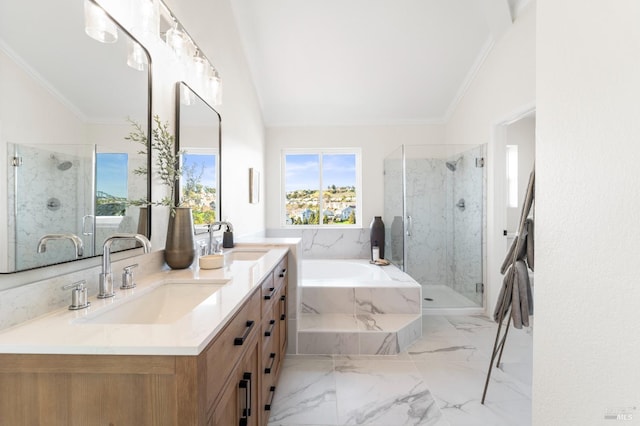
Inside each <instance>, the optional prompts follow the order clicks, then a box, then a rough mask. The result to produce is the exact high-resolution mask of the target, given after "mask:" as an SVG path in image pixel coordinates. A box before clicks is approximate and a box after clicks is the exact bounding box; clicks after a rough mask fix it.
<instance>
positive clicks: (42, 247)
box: [38, 234, 84, 259]
mask: <svg viewBox="0 0 640 426" xmlns="http://www.w3.org/2000/svg"><path fill="white" fill-rule="evenodd" d="M50 240H71V242H72V243H73V246H74V247H75V249H76V259H77V258H79V257H82V255H83V254H84V244H83V243H82V240H81V239H80V238H79V237H78V236H77V235H75V234H46V235H43V236H42V237H40V240H38V253H44V252H45V251H47V241H50Z"/></svg>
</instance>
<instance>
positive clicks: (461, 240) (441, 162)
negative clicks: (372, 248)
mask: <svg viewBox="0 0 640 426" xmlns="http://www.w3.org/2000/svg"><path fill="white" fill-rule="evenodd" d="M484 149H485V147H484V146H483V145H419V146H410V145H405V146H401V147H399V148H398V149H397V150H396V151H394V152H393V153H392V154H391V155H389V156H388V157H387V158H386V159H385V163H384V165H385V170H384V174H385V187H384V193H385V210H384V221H385V223H390V224H391V226H390V227H388V228H387V241H388V242H387V245H386V250H388V253H389V254H388V255H387V258H388V259H389V260H391V261H393V262H394V263H395V264H396V265H397V266H399V267H400V268H402V269H403V270H404V271H405V272H407V273H408V274H409V275H410V276H411V277H413V278H414V279H415V280H416V281H418V282H419V283H420V284H421V285H422V286H423V298H425V299H426V300H423V307H424V308H427V309H428V308H461V307H466V308H475V307H482V305H483V285H482V283H483V281H484V280H483V274H484V255H483V235H484V229H485V219H484V218H485V214H484V212H485V204H486V202H485V190H484V188H485V181H486V178H485V168H484Z"/></svg>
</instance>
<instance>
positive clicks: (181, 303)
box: [78, 282, 224, 324]
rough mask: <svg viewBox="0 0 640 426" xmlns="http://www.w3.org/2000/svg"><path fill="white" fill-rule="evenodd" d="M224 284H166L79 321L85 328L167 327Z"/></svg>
mask: <svg viewBox="0 0 640 426" xmlns="http://www.w3.org/2000/svg"><path fill="white" fill-rule="evenodd" d="M223 286H224V283H219V282H217V283H165V284H162V285H160V286H159V287H156V288H155V289H153V290H151V291H149V292H148V293H144V294H141V295H140V296H137V297H136V296H133V297H132V298H131V300H130V301H124V302H123V303H122V304H120V305H117V306H114V307H113V308H110V309H109V308H106V309H107V310H106V311H105V312H97V313H96V314H95V315H91V314H89V315H88V316H86V317H83V318H81V319H79V320H78V322H82V323H88V324H170V323H172V322H175V321H177V320H179V319H180V318H182V317H183V316H184V315H186V314H187V313H189V312H190V311H192V310H193V309H194V308H195V307H196V306H198V305H199V304H200V303H202V302H204V301H205V300H206V299H207V298H209V296H211V295H212V294H214V293H215V292H217V291H218V290H220V289H221V288H222V287H223Z"/></svg>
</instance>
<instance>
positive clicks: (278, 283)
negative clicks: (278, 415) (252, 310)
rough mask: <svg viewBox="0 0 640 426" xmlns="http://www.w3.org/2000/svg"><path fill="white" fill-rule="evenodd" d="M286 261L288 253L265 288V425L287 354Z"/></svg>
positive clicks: (266, 282) (261, 395)
mask: <svg viewBox="0 0 640 426" xmlns="http://www.w3.org/2000/svg"><path fill="white" fill-rule="evenodd" d="M287 261H288V258H287V256H285V257H284V258H283V259H282V261H281V262H280V263H279V264H278V265H277V266H276V267H275V268H274V270H273V273H272V275H273V276H272V277H271V278H267V279H266V280H265V281H264V282H263V284H262V286H261V288H262V335H261V338H262V363H261V373H262V383H261V387H260V389H261V392H260V400H261V405H260V409H261V410H262V424H265V425H266V424H267V422H268V420H269V414H270V411H271V403H272V402H273V397H274V395H275V390H276V384H277V381H278V377H279V375H280V368H281V366H282V361H283V360H284V356H285V353H286V342H287V317H286V289H287V275H286V272H287Z"/></svg>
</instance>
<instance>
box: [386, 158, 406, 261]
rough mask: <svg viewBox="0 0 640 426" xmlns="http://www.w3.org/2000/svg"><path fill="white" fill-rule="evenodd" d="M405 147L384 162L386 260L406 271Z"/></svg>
mask: <svg viewBox="0 0 640 426" xmlns="http://www.w3.org/2000/svg"><path fill="white" fill-rule="evenodd" d="M403 153H404V147H402V146H401V147H399V148H398V149H396V150H395V151H394V152H392V153H391V154H390V155H389V156H387V158H385V160H384V194H385V200H384V215H383V220H384V223H385V246H384V252H385V258H386V259H387V260H389V261H391V262H392V263H393V264H394V265H396V266H397V267H398V268H400V269H402V270H404V221H403V216H404V207H403V206H404V183H403V182H404V178H403V174H404V154H403Z"/></svg>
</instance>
